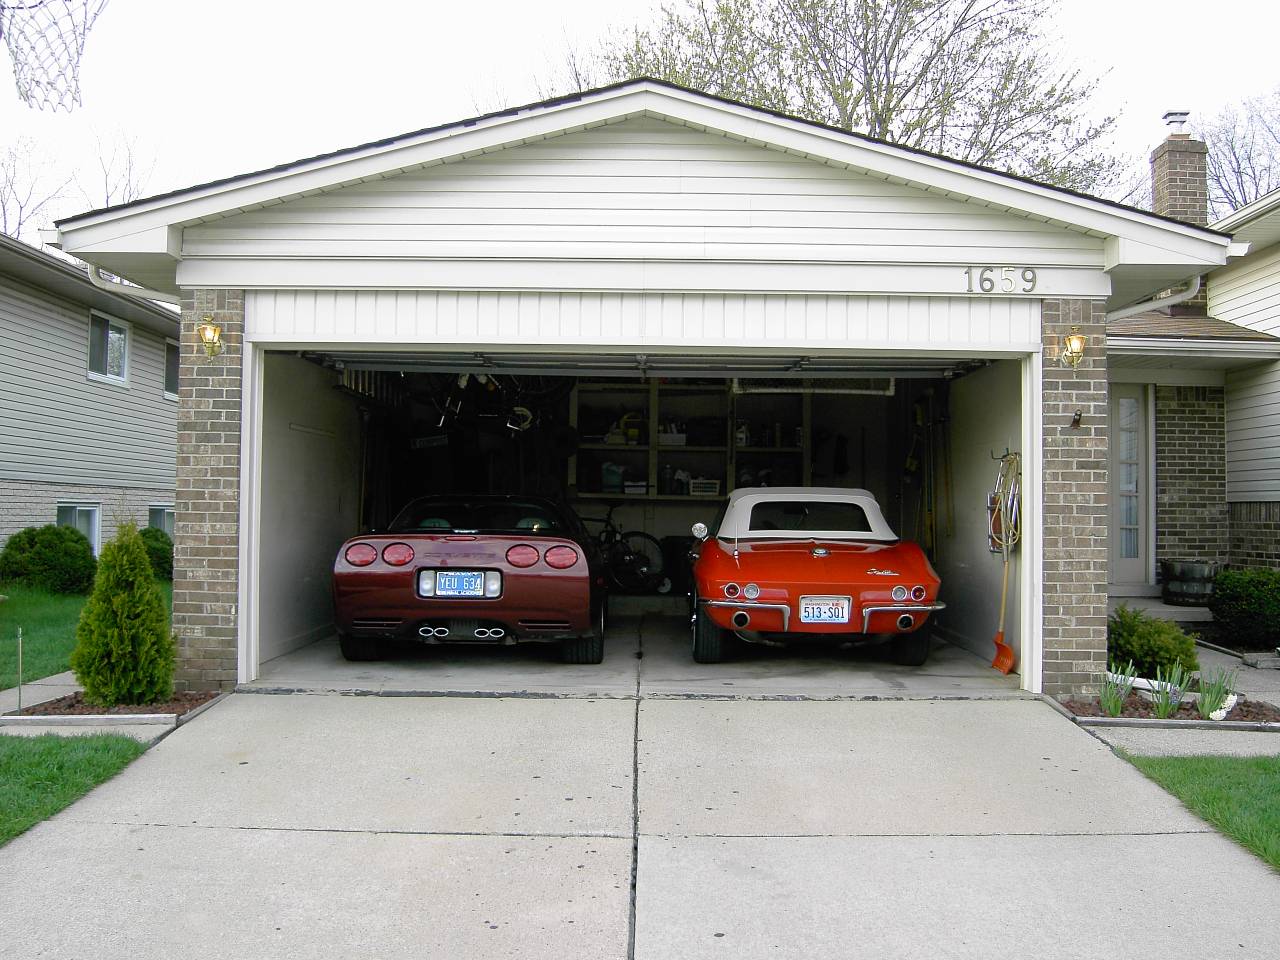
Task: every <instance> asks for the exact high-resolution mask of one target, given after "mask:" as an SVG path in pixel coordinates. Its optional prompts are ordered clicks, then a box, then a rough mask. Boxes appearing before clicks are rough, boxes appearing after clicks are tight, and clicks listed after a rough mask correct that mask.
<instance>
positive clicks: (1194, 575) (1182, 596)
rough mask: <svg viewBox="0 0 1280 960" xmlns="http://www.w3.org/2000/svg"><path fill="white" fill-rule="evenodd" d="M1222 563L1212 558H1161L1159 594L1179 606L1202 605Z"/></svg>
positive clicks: (1206, 601)
mask: <svg viewBox="0 0 1280 960" xmlns="http://www.w3.org/2000/svg"><path fill="white" fill-rule="evenodd" d="M1221 569H1222V564H1220V563H1217V562H1216V561H1212V560H1161V561H1160V581H1161V582H1160V596H1161V598H1162V599H1163V600H1164V602H1165V603H1170V604H1173V605H1174V606H1179V607H1203V606H1206V605H1207V604H1208V603H1209V597H1210V596H1211V595H1212V594H1213V580H1214V578H1215V577H1216V576H1217V575H1218V572H1219V571H1220V570H1221Z"/></svg>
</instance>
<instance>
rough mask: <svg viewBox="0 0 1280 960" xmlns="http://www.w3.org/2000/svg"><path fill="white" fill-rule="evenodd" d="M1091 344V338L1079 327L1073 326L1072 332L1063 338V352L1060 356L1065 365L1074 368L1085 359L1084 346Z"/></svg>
mask: <svg viewBox="0 0 1280 960" xmlns="http://www.w3.org/2000/svg"><path fill="white" fill-rule="evenodd" d="M1088 345H1089V338H1088V337H1086V336H1085V335H1084V334H1083V333H1081V332H1080V328H1079V327H1072V328H1071V332H1070V333H1068V334H1067V335H1066V336H1065V337H1063V338H1062V354H1061V356H1060V357H1059V358H1058V359H1059V360H1060V361H1061V363H1062V365H1063V366H1064V367H1070V368H1071V369H1072V370H1074V369H1075V368H1076V367H1078V366H1080V361H1081V360H1083V359H1084V348H1085V347H1086V346H1088Z"/></svg>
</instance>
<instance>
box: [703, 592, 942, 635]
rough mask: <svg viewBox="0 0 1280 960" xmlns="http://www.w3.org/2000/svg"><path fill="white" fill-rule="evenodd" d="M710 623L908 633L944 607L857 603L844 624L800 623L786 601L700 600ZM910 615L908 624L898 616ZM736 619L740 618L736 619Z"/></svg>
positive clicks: (773, 629)
mask: <svg viewBox="0 0 1280 960" xmlns="http://www.w3.org/2000/svg"><path fill="white" fill-rule="evenodd" d="M699 605H700V606H701V607H702V608H703V610H705V612H706V615H707V616H709V617H710V618H711V620H712V622H713V623H715V624H716V625H717V626H719V627H722V628H724V629H725V630H750V631H752V632H753V633H771V634H777V633H783V634H785V633H793V634H816V635H834V634H851V633H855V634H858V633H862V634H878V633H911V632H913V631H915V630H919V629H920V628H921V627H922V626H924V624H925V622H926V621H927V620H928V619H929V615H930V614H932V613H935V612H936V611H938V610H943V609H945V608H946V604H945V603H942V602H941V601H933V602H924V603H873V604H867V605H865V606H858V609H857V611H856V612H854V613H852V614H851V616H850V618H849V621H848V622H847V623H801V622H800V618H799V616H798V615H797V614H796V612H795V610H794V609H793V608H792V606H791V605H790V604H786V603H764V602H761V601H750V600H700V601H699ZM738 614H746V616H747V623H746V624H745V625H744V624H741V623H739V622H735V616H737V615H738ZM904 614H906V615H910V616H911V618H912V622H911V625H910V626H903V625H902V624H901V623H899V618H901V617H902V616H903V615H904ZM739 619H740V618H739Z"/></svg>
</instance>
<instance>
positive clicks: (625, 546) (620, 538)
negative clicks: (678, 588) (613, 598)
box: [582, 503, 671, 593]
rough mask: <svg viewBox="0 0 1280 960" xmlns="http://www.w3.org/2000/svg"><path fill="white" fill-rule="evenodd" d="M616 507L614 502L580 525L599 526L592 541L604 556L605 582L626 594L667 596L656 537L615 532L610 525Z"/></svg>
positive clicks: (666, 580) (640, 532)
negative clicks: (607, 576) (607, 575)
mask: <svg viewBox="0 0 1280 960" xmlns="http://www.w3.org/2000/svg"><path fill="white" fill-rule="evenodd" d="M617 507H618V504H616V503H615V504H610V506H609V509H608V511H607V512H606V513H605V515H604V516H603V517H583V518H582V520H583V522H584V523H599V524H603V529H601V531H600V533H599V534H598V535H597V536H596V540H597V542H598V543H599V544H600V551H601V553H602V554H603V555H604V563H605V569H606V571H607V572H608V574H609V580H610V581H611V582H612V583H613V585H614V586H615V587H617V588H618V589H619V590H623V591H625V592H627V593H669V592H670V591H671V578H670V577H668V576H667V575H666V573H665V572H664V566H663V560H662V545H661V544H660V543H659V542H658V538H657V537H654V536H651V535H650V534H647V533H645V532H644V531H643V530H627V531H625V532H623V531H621V530H619V529H618V527H617V525H616V524H615V523H614V522H613V511H614V510H615V509H617Z"/></svg>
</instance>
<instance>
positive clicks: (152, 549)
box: [138, 527, 173, 580]
mask: <svg viewBox="0 0 1280 960" xmlns="http://www.w3.org/2000/svg"><path fill="white" fill-rule="evenodd" d="M138 536H140V537H142V545H143V546H144V547H146V548H147V557H148V558H149V559H150V560H151V569H152V571H153V572H154V573H155V575H156V579H157V580H172V579H173V541H172V540H170V539H169V535H168V534H167V533H165V532H164V531H163V530H161V529H160V528H159V527H143V528H142V529H141V530H139V531H138Z"/></svg>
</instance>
